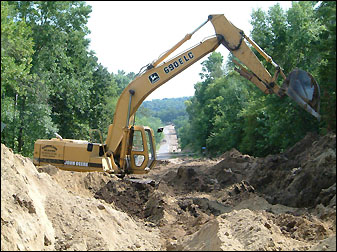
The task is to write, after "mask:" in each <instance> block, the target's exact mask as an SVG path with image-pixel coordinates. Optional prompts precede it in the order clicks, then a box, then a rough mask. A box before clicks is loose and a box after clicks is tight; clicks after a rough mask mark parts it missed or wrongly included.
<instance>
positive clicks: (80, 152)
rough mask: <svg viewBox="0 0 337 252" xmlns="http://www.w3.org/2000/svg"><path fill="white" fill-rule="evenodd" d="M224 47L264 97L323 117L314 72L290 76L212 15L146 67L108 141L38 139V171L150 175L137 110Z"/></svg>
mask: <svg viewBox="0 0 337 252" xmlns="http://www.w3.org/2000/svg"><path fill="white" fill-rule="evenodd" d="M209 21H210V22H211V23H212V25H213V26H214V29H215V35H214V36H211V37H209V38H207V39H205V40H204V41H202V42H200V43H199V44H197V45H196V46H194V47H192V48H191V49H188V50H186V51H184V52H182V53H180V54H179V55H178V56H176V57H173V58H172V59H170V60H168V61H167V62H164V60H165V59H166V58H167V57H168V56H169V55H170V54H172V53H173V52H174V51H176V50H177V49H178V48H179V47H180V46H181V45H182V44H183V43H184V42H186V41H187V40H189V39H190V38H191V37H192V35H193V34H194V33H195V32H196V31H198V30H199V29H200V28H201V27H202V26H204V25H205V24H206V23H207V22H209ZM246 41H247V42H248V43H249V44H250V45H251V46H252V47H253V48H255V49H256V51H257V52H258V53H259V54H261V55H262V56H263V57H264V58H265V59H266V61H267V62H269V63H271V64H272V65H273V66H274V67H275V73H274V75H273V76H271V74H270V73H269V72H268V71H267V69H266V68H265V67H264V66H263V65H262V63H261V62H260V60H259V59H258V58H257V56H256V55H255V54H254V52H253V51H252V50H251V49H250V47H249V46H248V45H247V43H246ZM221 44H222V45H224V46H225V47H226V48H227V49H228V50H229V51H230V52H231V53H232V54H233V55H234V56H235V57H236V58H237V59H239V61H240V63H239V62H238V61H236V60H233V62H234V63H235V64H236V65H237V68H236V69H235V70H236V71H237V72H239V73H240V75H241V76H243V77H245V78H247V79H248V80H250V81H251V82H252V83H254V84H255V85H256V86H257V87H258V88H259V89H261V91H262V92H264V93H265V94H276V95H277V96H279V97H283V96H285V95H288V96H289V97H291V98H292V99H293V100H295V101H296V102H297V103H298V104H299V105H300V106H301V107H303V108H304V109H305V110H306V111H308V112H309V113H310V114H312V115H313V116H314V117H316V118H317V119H319V118H320V115H319V107H320V89H319V86H318V84H317V82H316V81H315V79H314V78H313V77H312V76H311V75H310V74H309V73H307V72H305V71H303V70H300V69H295V70H293V71H292V72H291V73H290V74H289V75H288V76H286V75H285V74H284V73H283V70H282V68H281V67H280V66H278V65H277V64H276V63H275V62H274V61H273V60H272V58H271V57H270V56H269V55H267V54H266V53H265V52H264V51H263V50H262V49H261V48H260V47H259V46H258V45H257V44H256V43H255V42H254V41H252V40H251V39H250V38H249V37H247V36H246V35H245V34H244V32H243V31H242V30H240V29H238V28H237V27H235V26H234V25H233V24H232V23H231V22H230V21H228V20H227V19H226V17H225V16H224V15H222V14H220V15H209V16H208V18H207V20H206V21H205V22H203V23H202V24H201V25H200V26H199V27H198V28H196V29H195V30H194V31H193V32H192V33H188V34H187V35H186V36H185V37H184V38H183V39H182V40H181V41H179V42H178V43H177V44H176V45H174V46H173V47H172V48H171V49H169V50H168V51H167V52H166V53H165V54H163V55H162V56H161V57H159V58H158V59H157V60H155V61H153V62H152V63H150V64H148V65H147V66H145V67H144V68H142V69H141V71H140V72H139V74H138V75H137V76H136V78H135V79H134V80H133V81H132V82H131V83H130V84H129V85H128V86H127V87H126V88H125V89H124V90H123V92H122V94H121V96H120V98H119V100H118V102H117V106H116V111H115V114H114V118H113V123H112V124H110V125H109V129H108V135H107V139H106V140H105V142H103V141H102V136H101V134H100V141H101V143H92V142H89V141H84V140H74V139H63V138H62V137H61V136H59V135H58V134H56V138H52V139H50V140H43V139H38V140H37V141H36V142H35V144H34V159H33V162H34V164H35V165H37V166H41V165H45V164H51V165H54V166H56V167H58V168H60V169H63V170H69V171H80V172H91V171H100V172H108V173H114V174H116V175H117V176H119V177H123V176H124V175H125V174H145V173H148V172H149V171H150V169H151V168H153V166H154V165H155V162H156V152H155V146H156V145H155V141H154V132H153V130H152V129H151V128H149V127H145V126H138V125H134V120H135V113H136V111H137V109H138V108H139V106H140V105H141V104H142V102H143V101H144V100H145V98H146V97H147V96H148V95H150V94H151V93H152V92H153V91H154V90H155V89H157V88H158V87H160V86H161V85H163V84H164V83H165V82H167V81H168V80H169V79H171V78H173V77H174V76H176V75H177V74H179V73H181V72H182V71H183V70H185V69H186V68H188V67H189V66H191V65H192V64H194V63H195V62H197V61H198V60H200V59H201V58H203V57H204V56H205V55H207V54H209V53H211V52H213V51H214V50H216V49H217V48H218V46H219V45H221ZM279 76H281V77H282V78H283V84H282V87H280V86H278V85H277V79H278V77H279Z"/></svg>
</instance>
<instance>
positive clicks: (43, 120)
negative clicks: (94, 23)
mask: <svg viewBox="0 0 337 252" xmlns="http://www.w3.org/2000/svg"><path fill="white" fill-rule="evenodd" d="M90 12H91V6H89V5H86V3H85V2H83V1H1V123H2V126H3V125H5V127H4V128H3V127H2V128H3V129H2V131H1V142H2V143H4V144H6V145H7V146H8V147H10V148H12V149H13V150H14V151H15V152H19V153H22V154H24V155H27V156H31V155H32V152H33V146H34V142H35V140H36V139H38V138H41V139H49V138H51V137H55V135H54V133H55V132H57V133H58V134H60V135H61V136H62V137H63V138H73V139H89V129H99V130H100V131H101V132H102V133H103V138H104V139H105V137H106V135H107V129H108V125H109V124H110V123H112V120H113V115H114V111H115V106H116V103H117V100H118V98H119V95H120V93H121V92H122V90H123V89H124V87H125V86H126V85H127V84H128V83H129V82H130V81H131V80H132V79H133V78H134V77H135V74H134V73H128V74H126V73H125V72H124V71H122V70H120V71H118V73H117V74H113V73H109V72H108V70H107V69H106V67H104V66H102V65H101V64H99V63H98V60H97V58H96V56H95V53H94V52H93V51H89V49H88V45H89V43H90V41H89V39H87V38H85V36H86V35H87V34H88V33H89V30H88V28H87V26H86V25H87V22H88V18H89V14H90ZM148 124H150V126H151V122H149V123H148Z"/></svg>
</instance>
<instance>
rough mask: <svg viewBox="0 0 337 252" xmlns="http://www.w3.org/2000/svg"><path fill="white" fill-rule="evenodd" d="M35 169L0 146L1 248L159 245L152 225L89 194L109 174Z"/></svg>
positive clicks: (138, 247)
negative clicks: (149, 226) (148, 225)
mask: <svg viewBox="0 0 337 252" xmlns="http://www.w3.org/2000/svg"><path fill="white" fill-rule="evenodd" d="M39 171H40V172H41V173H39V172H38V170H37V169H36V167H35V166H34V165H33V164H32V162H31V161H30V160H29V159H28V158H24V157H22V156H21V155H16V154H13V153H12V152H11V151H10V149H8V148H7V147H6V146H4V145H1V250H37V251H39V250H40V251H41V250H160V249H161V241H160V240H159V237H158V230H156V228H152V229H151V230H148V228H147V227H146V226H145V225H144V223H140V222H137V221H136V220H134V219H133V218H132V217H131V216H129V215H127V214H126V213H123V212H121V211H118V210H116V209H115V208H114V207H113V205H111V204H106V203H105V202H104V201H101V200H98V199H95V198H94V197H93V196H92V192H91V190H94V188H93V187H95V186H98V187H99V188H100V187H101V186H100V183H103V182H102V181H106V180H107V178H108V177H107V176H104V175H103V174H100V173H75V172H67V171H61V170H58V169H56V168H53V167H46V168H45V169H44V172H42V171H43V168H41V169H39ZM105 184H106V183H104V185H105ZM97 189H98V188H97Z"/></svg>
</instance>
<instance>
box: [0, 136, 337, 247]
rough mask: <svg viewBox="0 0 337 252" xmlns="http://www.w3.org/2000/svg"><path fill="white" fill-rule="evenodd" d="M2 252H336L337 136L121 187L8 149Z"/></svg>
mask: <svg viewBox="0 0 337 252" xmlns="http://www.w3.org/2000/svg"><path fill="white" fill-rule="evenodd" d="M142 182H143V183H142ZM149 182H150V183H149ZM1 250H69V251H70V250H225V251H226V250H227V251H228V250H230V251H233V250H241V251H242V250H243V251H246V250H272V251H276V250H288V251H289V250H301V251H302V250H303V251H305V250H316V251H317V250H319V251H325V250H330V251H334V250H336V135H335V134H331V133H330V134H327V135H326V136H323V137H319V136H317V135H313V134H308V135H307V136H306V137H305V138H304V139H303V140H302V141H300V142H299V143H297V144H296V145H294V146H293V147H292V148H290V149H288V150H286V151H285V152H284V153H282V154H277V155H269V156H267V157H265V158H255V157H252V156H248V155H242V154H241V153H240V152H238V151H237V150H235V149H233V150H231V151H228V152H226V153H224V154H223V155H222V156H220V157H219V158H217V159H214V160H209V159H200V160H195V159H191V158H176V159H170V160H168V161H167V160H162V161H158V164H157V165H156V166H155V167H154V169H153V170H152V171H150V173H149V174H147V175H143V176H129V177H125V178H124V179H123V180H121V179H118V178H116V177H115V176H112V175H108V174H105V173H78V172H69V171H62V170H58V169H57V168H55V167H53V166H44V167H35V166H34V165H33V164H32V162H31V161H30V159H29V158H25V157H22V156H21V155H17V154H13V153H12V151H11V150H10V149H8V148H7V147H6V146H4V145H3V144H2V145H1Z"/></svg>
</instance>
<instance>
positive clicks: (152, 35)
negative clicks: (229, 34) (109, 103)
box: [87, 1, 291, 100]
mask: <svg viewBox="0 0 337 252" xmlns="http://www.w3.org/2000/svg"><path fill="white" fill-rule="evenodd" d="M276 3H279V4H280V5H281V7H282V8H283V9H284V10H287V9H288V8H290V7H291V1H87V4H88V5H91V6H92V12H91V13H90V17H89V20H88V24H87V26H88V28H89V30H90V32H91V33H90V34H89V35H88V36H87V38H89V39H90V41H91V42H90V46H89V50H93V51H94V52H95V55H96V57H97V58H98V62H99V63H101V64H102V65H103V66H104V67H106V68H107V69H108V71H109V72H110V73H111V72H113V73H114V74H117V72H118V70H123V71H124V72H125V73H129V72H134V73H136V74H137V73H138V72H139V70H140V69H141V68H142V67H143V66H145V65H147V64H148V63H151V62H152V61H154V60H155V59H157V58H158V57H159V56H160V55H161V54H162V53H164V52H165V51H167V50H168V49H170V48H171V47H172V46H174V45H175V44H176V43H177V42H178V41H180V40H181V39H182V38H184V37H185V35H186V34H188V33H191V32H192V31H194V30H195V29H196V28H197V27H199V25H201V24H202V23H203V22H204V21H206V20H207V17H208V15H211V14H224V15H225V17H226V18H227V19H228V20H229V21H230V22H231V23H232V24H233V25H235V26H236V27H237V28H239V29H241V30H243V31H244V33H245V34H246V35H248V36H249V35H250V32H251V30H252V26H251V25H250V21H251V13H252V11H253V9H254V10H256V9H258V8H261V9H262V10H264V11H268V9H269V7H270V6H273V5H275V4H276ZM214 34H215V31H214V28H213V25H212V24H211V22H208V23H207V24H206V25H205V26H204V27H202V28H201V29H200V30H199V31H197V32H196V33H195V34H194V35H193V36H192V38H191V39H190V40H188V41H187V42H185V43H184V44H183V45H182V46H181V47H179V48H178V49H177V50H176V51H175V52H173V53H172V55H170V56H169V57H168V58H167V60H168V59H170V58H172V57H174V56H176V55H178V54H179V53H181V52H183V51H184V50H185V49H188V48H190V47H192V46H194V45H196V44H198V43H199V42H201V41H202V40H203V39H204V38H206V37H209V36H212V35H214ZM215 51H216V52H220V53H221V54H222V55H223V56H224V61H225V60H226V59H227V56H228V53H229V51H228V50H227V49H226V48H225V47H224V46H222V45H220V46H219V47H218V48H217V49H216V50H215ZM208 56H209V54H208V55H206V56H205V57H204V58H202V59H200V60H199V61H198V62H196V63H194V64H193V65H192V66H190V67H189V68H187V69H186V70H184V71H183V72H181V73H180V74H178V75H177V76H175V77H174V78H172V79H171V80H169V81H168V82H166V83H165V84H164V85H162V86H160V87H159V88H158V89H156V90H155V91H154V92H153V93H152V94H150V95H149V96H148V97H147V99H146V100H152V99H163V98H177V97H183V96H193V95H194V84H195V83H197V82H199V81H201V79H200V77H199V73H201V68H202V66H201V62H203V61H204V60H206V59H207V57H208ZM271 56H272V55H271Z"/></svg>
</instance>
